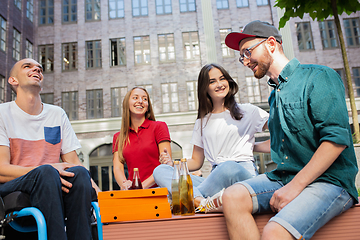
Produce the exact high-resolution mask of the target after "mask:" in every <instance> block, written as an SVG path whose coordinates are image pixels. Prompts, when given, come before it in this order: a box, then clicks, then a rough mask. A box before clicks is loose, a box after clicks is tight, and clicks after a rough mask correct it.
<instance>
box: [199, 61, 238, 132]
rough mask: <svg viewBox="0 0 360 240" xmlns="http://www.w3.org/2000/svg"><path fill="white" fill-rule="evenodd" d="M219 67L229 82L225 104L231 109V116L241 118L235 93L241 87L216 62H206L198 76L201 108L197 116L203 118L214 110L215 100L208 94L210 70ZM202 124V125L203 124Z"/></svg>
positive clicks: (236, 118)
mask: <svg viewBox="0 0 360 240" xmlns="http://www.w3.org/2000/svg"><path fill="white" fill-rule="evenodd" d="M213 68H217V69H219V70H220V71H221V73H222V74H223V75H224V77H225V79H226V80H227V81H228V83H229V93H228V94H227V95H226V96H225V101H224V106H225V108H227V109H228V110H229V111H230V114H231V117H232V118H233V119H235V120H240V119H241V118H242V115H241V113H240V109H239V107H238V105H237V103H236V101H235V97H234V96H235V94H236V93H237V92H238V90H239V87H238V85H237V83H236V82H235V81H234V79H232V78H231V76H230V74H229V73H228V72H227V71H226V70H225V69H224V68H223V67H221V66H220V65H218V64H215V63H210V64H206V65H205V66H204V67H203V68H202V69H201V71H200V73H199V77H198V101H199V109H198V116H197V118H198V119H199V118H200V119H201V120H202V119H203V118H204V117H205V115H206V114H208V113H211V112H212V110H213V107H214V105H213V102H212V100H211V97H210V95H209V94H208V88H209V84H210V77H209V72H210V70H211V69H213ZM201 126H202V125H201Z"/></svg>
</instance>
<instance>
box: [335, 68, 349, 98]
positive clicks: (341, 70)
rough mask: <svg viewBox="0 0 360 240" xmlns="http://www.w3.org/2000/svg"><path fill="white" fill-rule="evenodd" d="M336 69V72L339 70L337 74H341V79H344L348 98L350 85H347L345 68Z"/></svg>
mask: <svg viewBox="0 0 360 240" xmlns="http://www.w3.org/2000/svg"><path fill="white" fill-rule="evenodd" d="M334 70H335V72H337V74H339V75H340V77H341V80H342V81H343V83H344V87H345V96H346V97H347V98H348V97H349V90H348V85H347V82H346V76H345V72H344V69H334Z"/></svg>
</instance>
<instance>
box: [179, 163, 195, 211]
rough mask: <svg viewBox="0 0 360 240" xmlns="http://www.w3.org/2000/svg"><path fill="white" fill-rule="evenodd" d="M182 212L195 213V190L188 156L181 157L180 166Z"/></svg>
mask: <svg viewBox="0 0 360 240" xmlns="http://www.w3.org/2000/svg"><path fill="white" fill-rule="evenodd" d="M179 185H180V212H181V215H194V214H195V206H194V192H193V191H194V190H193V184H192V180H191V177H190V173H189V169H188V166H187V161H186V158H182V159H181V167H180V182H179Z"/></svg>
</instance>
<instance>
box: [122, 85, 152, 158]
mask: <svg viewBox="0 0 360 240" xmlns="http://www.w3.org/2000/svg"><path fill="white" fill-rule="evenodd" d="M134 89H141V90H143V91H144V92H145V93H146V96H147V99H148V103H149V104H148V109H147V111H146V113H145V119H149V120H152V121H155V115H154V111H153V108H152V105H151V101H150V97H149V93H148V92H147V91H146V89H145V88H143V87H133V88H132V89H131V90H130V91H128V92H127V93H126V95H125V97H124V100H123V108H122V118H121V129H120V134H119V136H118V138H117V140H116V144H117V146H118V155H119V161H120V162H121V163H122V164H124V163H125V159H124V156H123V149H124V147H125V145H126V144H129V143H130V140H129V131H130V126H131V114H130V107H129V100H130V95H131V93H132V91H133V90H134Z"/></svg>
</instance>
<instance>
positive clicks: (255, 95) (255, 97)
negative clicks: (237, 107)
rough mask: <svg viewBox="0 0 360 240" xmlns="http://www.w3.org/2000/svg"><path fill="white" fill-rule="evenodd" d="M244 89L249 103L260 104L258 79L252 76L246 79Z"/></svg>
mask: <svg viewBox="0 0 360 240" xmlns="http://www.w3.org/2000/svg"><path fill="white" fill-rule="evenodd" d="M246 87H247V93H248V99H249V102H250V103H259V102H261V94H260V83H259V79H257V78H256V77H254V76H250V77H246Z"/></svg>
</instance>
